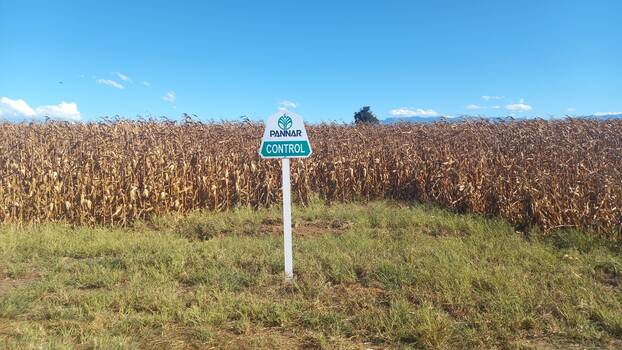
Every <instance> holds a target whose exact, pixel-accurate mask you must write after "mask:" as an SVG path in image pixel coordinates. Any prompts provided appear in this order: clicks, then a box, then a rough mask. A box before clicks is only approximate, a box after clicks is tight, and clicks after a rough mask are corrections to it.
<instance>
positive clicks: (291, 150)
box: [259, 110, 311, 282]
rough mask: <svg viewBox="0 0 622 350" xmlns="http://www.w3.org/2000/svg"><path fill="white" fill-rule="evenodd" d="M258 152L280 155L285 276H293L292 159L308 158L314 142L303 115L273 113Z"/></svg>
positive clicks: (267, 154) (287, 278)
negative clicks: (290, 167)
mask: <svg viewBox="0 0 622 350" xmlns="http://www.w3.org/2000/svg"><path fill="white" fill-rule="evenodd" d="M259 155H261V157H262V158H281V163H282V176H281V178H282V185H283V257H284V260H285V279H286V280H287V281H288V282H289V281H291V280H292V278H293V277H294V258H293V249H292V199H291V198H292V191H291V184H290V175H289V159H290V158H307V157H309V156H310V155H311V144H309V139H308V138H307V131H306V130H305V125H304V123H303V121H302V118H301V117H300V116H298V115H297V114H294V113H291V112H288V111H286V110H283V111H280V112H278V113H276V114H273V115H272V116H270V117H269V118H268V121H267V122H266V130H264V133H263V139H262V140H261V146H260V147H259Z"/></svg>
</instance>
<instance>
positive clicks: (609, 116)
mask: <svg viewBox="0 0 622 350" xmlns="http://www.w3.org/2000/svg"><path fill="white" fill-rule="evenodd" d="M585 118H590V119H598V120H607V119H622V113H617V114H594V115H587V116H585Z"/></svg>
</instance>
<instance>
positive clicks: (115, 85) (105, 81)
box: [97, 79, 125, 89]
mask: <svg viewBox="0 0 622 350" xmlns="http://www.w3.org/2000/svg"><path fill="white" fill-rule="evenodd" d="M97 83H98V84H102V85H108V86H112V87H113V88H115V89H123V88H125V86H123V85H121V84H119V83H117V82H116V81H114V80H110V79H97Z"/></svg>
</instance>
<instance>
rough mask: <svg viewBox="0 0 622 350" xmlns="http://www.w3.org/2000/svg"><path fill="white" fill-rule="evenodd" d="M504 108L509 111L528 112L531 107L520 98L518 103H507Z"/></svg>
mask: <svg viewBox="0 0 622 350" xmlns="http://www.w3.org/2000/svg"><path fill="white" fill-rule="evenodd" d="M505 109H507V110H508V111H511V112H528V111H531V110H532V109H533V108H532V107H531V106H530V105H528V104H526V103H525V100H524V99H522V98H521V99H520V102H519V103H511V104H509V105H505Z"/></svg>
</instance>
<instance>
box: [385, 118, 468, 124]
mask: <svg viewBox="0 0 622 350" xmlns="http://www.w3.org/2000/svg"><path fill="white" fill-rule="evenodd" d="M452 119H457V118H447V117H394V118H387V119H383V120H381V121H380V123H381V124H395V123H434V122H440V121H451V120H452Z"/></svg>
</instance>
